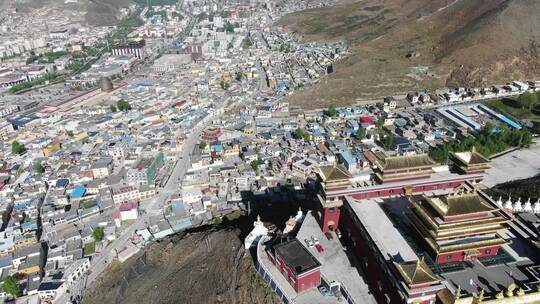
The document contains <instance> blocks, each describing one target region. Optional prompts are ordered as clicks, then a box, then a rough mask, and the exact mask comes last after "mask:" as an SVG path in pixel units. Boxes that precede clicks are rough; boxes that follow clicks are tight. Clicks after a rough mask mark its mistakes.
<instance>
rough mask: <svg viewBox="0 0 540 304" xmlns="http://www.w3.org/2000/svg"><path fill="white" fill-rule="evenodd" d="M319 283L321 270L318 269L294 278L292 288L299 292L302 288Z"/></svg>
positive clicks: (315, 285) (305, 288)
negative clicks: (294, 282) (294, 281)
mask: <svg viewBox="0 0 540 304" xmlns="http://www.w3.org/2000/svg"><path fill="white" fill-rule="evenodd" d="M320 284H321V272H320V271H319V270H317V271H315V272H312V273H309V274H307V275H302V276H300V277H298V279H297V280H296V284H295V285H293V287H294V290H295V291H296V292H297V293H300V292H302V291H304V290H307V289H310V288H313V287H317V286H319V285H320Z"/></svg>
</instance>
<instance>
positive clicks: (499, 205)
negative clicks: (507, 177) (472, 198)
mask: <svg viewBox="0 0 540 304" xmlns="http://www.w3.org/2000/svg"><path fill="white" fill-rule="evenodd" d="M496 204H497V207H499V208H502V207H503V201H502V196H499V199H498V200H497V202H496Z"/></svg>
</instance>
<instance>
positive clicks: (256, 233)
mask: <svg viewBox="0 0 540 304" xmlns="http://www.w3.org/2000/svg"><path fill="white" fill-rule="evenodd" d="M267 234H268V228H266V227H264V223H263V222H261V216H260V215H258V216H257V220H256V221H255V222H254V223H253V230H251V232H250V233H249V234H248V236H246V239H245V241H244V246H245V248H246V249H249V248H250V247H252V246H256V245H257V242H258V241H259V239H260V238H261V237H262V236H263V235H267Z"/></svg>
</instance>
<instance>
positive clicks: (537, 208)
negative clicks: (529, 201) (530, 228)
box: [533, 198, 540, 214]
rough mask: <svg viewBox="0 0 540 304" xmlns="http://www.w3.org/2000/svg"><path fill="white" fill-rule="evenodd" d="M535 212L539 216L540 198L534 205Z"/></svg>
mask: <svg viewBox="0 0 540 304" xmlns="http://www.w3.org/2000/svg"><path fill="white" fill-rule="evenodd" d="M533 212H534V213H537V214H538V213H540V198H539V199H538V200H537V201H536V203H534V205H533Z"/></svg>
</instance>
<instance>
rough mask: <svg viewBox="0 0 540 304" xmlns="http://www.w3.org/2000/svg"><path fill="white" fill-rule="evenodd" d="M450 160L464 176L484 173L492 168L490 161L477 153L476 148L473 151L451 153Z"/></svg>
mask: <svg viewBox="0 0 540 304" xmlns="http://www.w3.org/2000/svg"><path fill="white" fill-rule="evenodd" d="M450 159H451V160H452V162H453V163H454V167H455V168H456V169H457V171H458V172H460V173H463V174H473V173H484V172H485V171H486V170H488V169H489V168H490V167H491V166H490V161H489V159H487V158H485V157H484V156H483V155H482V154H480V153H478V152H476V149H475V148H474V147H473V148H472V150H471V151H467V152H453V153H450Z"/></svg>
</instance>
